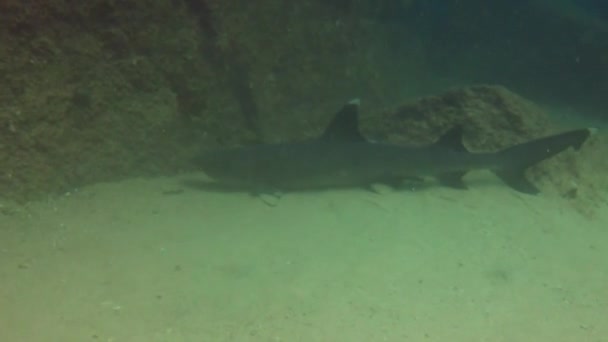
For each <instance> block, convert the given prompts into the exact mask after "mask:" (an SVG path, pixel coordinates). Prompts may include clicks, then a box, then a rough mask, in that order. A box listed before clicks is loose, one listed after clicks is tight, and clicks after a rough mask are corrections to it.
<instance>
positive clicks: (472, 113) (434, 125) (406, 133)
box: [361, 85, 606, 214]
mask: <svg viewBox="0 0 608 342" xmlns="http://www.w3.org/2000/svg"><path fill="white" fill-rule="evenodd" d="M363 112H365V110H363ZM362 115H363V119H362V123H361V124H362V127H363V130H364V132H365V134H366V135H368V136H370V137H375V138H378V139H379V140H389V141H392V142H396V143H407V144H428V143H432V142H433V141H435V140H436V139H437V138H438V137H439V136H440V135H441V134H442V133H443V132H445V131H447V130H448V129H449V128H451V127H453V126H455V125H461V126H462V127H463V128H464V137H463V139H464V143H465V145H466V146H467V148H469V150H471V151H473V152H482V151H496V150H500V149H502V148H505V147H508V146H511V145H514V144H518V143H522V142H525V141H528V140H530V139H534V138H538V137H541V136H544V135H549V134H552V133H556V132H558V131H561V129H558V128H557V126H556V125H555V124H554V123H553V122H552V121H551V118H550V117H549V115H548V114H547V113H545V112H544V111H543V110H542V109H540V108H539V107H538V106H537V105H535V104H534V103H532V102H530V101H528V100H526V99H524V98H522V97H521V96H518V95H517V94H514V93H513V92H511V91H509V90H507V89H506V88H504V87H501V86H489V85H481V86H472V87H466V88H459V89H453V90H450V91H448V92H446V93H444V94H441V95H437V96H430V97H426V98H422V99H419V100H417V101H414V102H408V103H404V104H402V105H399V106H397V107H396V108H392V109H388V110H384V111H382V112H380V113H378V114H376V115H372V116H365V114H364V113H363V114H362ZM590 140H591V141H589V142H588V143H587V144H586V145H585V146H584V147H583V149H582V150H581V151H580V152H573V151H565V152H564V153H561V154H560V155H558V156H556V157H554V158H551V159H549V160H546V161H544V162H542V163H540V164H538V165H537V166H534V167H532V168H531V169H530V170H529V171H528V177H529V178H530V179H531V180H532V181H533V182H534V183H535V184H537V185H538V186H539V188H540V189H541V190H542V191H543V192H544V193H548V194H552V195H556V196H561V197H563V198H566V199H568V200H570V201H573V202H577V205H576V206H577V208H579V209H580V208H584V211H585V214H588V211H589V210H588V208H589V206H588V205H581V203H588V202H593V203H597V202H598V201H603V199H601V198H602V196H601V195H600V194H601V192H600V191H599V189H601V187H602V185H601V184H606V181H605V179H601V180H600V179H598V178H597V177H598V175H597V174H596V173H594V170H596V169H595V168H594V167H590V166H589V165H588V164H590V163H593V161H592V159H593V158H591V155H594V153H605V152H600V150H601V148H600V146H602V144H598V143H597V138H596V137H593V138H592V139H590ZM604 149H605V148H604ZM596 160H597V159H596ZM600 177H603V176H600Z"/></svg>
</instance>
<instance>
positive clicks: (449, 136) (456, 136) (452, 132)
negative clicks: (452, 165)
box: [435, 126, 468, 152]
mask: <svg viewBox="0 0 608 342" xmlns="http://www.w3.org/2000/svg"><path fill="white" fill-rule="evenodd" d="M435 145H437V146H441V147H445V148H448V149H450V150H452V151H461V152H468V150H467V148H466V147H465V146H464V145H463V144H462V126H454V127H452V128H450V129H449V130H448V131H447V132H445V133H443V135H442V136H441V137H439V139H438V140H437V142H436V143H435Z"/></svg>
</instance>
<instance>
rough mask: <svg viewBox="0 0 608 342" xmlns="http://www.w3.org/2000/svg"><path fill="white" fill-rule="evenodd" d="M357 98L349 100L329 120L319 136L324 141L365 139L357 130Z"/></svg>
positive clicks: (358, 102)
mask: <svg viewBox="0 0 608 342" xmlns="http://www.w3.org/2000/svg"><path fill="white" fill-rule="evenodd" d="M359 104H360V101H359V99H354V100H351V101H349V102H348V103H347V104H345V105H344V107H342V109H340V111H339V112H338V113H336V115H335V116H334V118H333V119H332V120H331V122H330V123H329V125H328V126H327V128H326V129H325V132H324V133H323V135H322V136H321V139H322V140H326V141H366V139H365V137H363V135H362V134H361V132H360V131H359Z"/></svg>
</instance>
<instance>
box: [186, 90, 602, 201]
mask: <svg viewBox="0 0 608 342" xmlns="http://www.w3.org/2000/svg"><path fill="white" fill-rule="evenodd" d="M358 112H359V101H358V100H352V101H350V102H348V103H347V104H345V105H344V106H343V107H342V109H341V110H340V111H339V112H338V113H337V114H336V115H335V116H334V118H333V120H332V121H331V122H330V124H329V125H328V126H327V128H326V129H325V131H324V133H323V134H322V135H321V136H320V137H317V138H315V139H311V140H307V141H300V142H290V143H275V144H259V145H253V146H244V147H237V148H228V149H215V150H211V151H206V152H204V153H202V154H201V156H200V157H199V158H198V159H197V164H198V165H199V166H200V167H201V169H202V170H203V171H204V172H205V173H206V174H207V175H208V176H209V177H211V178H212V179H213V180H215V181H216V184H220V185H221V184H223V185H227V186H229V187H231V188H235V187H241V188H243V189H247V190H249V191H254V192H256V193H276V192H289V191H302V190H314V189H328V188H338V187H367V186H371V185H372V184H377V183H384V184H389V185H393V184H396V183H395V182H398V181H403V180H406V179H420V178H421V177H429V176H430V177H435V178H437V179H438V180H439V182H440V183H441V184H443V185H446V186H450V187H455V188H462V189H464V188H466V186H465V184H464V182H463V180H462V177H463V176H464V175H465V174H466V173H467V172H469V171H472V170H482V169H485V170H490V171H492V172H493V173H494V174H496V175H497V176H498V177H499V178H500V179H502V181H503V182H504V183H505V184H507V185H508V186H510V187H511V188H512V189H514V190H516V191H519V192H523V193H526V194H536V193H538V192H539V190H538V188H537V187H536V186H535V185H534V184H532V183H531V182H530V181H529V180H527V179H526V177H525V175H524V172H525V170H526V169H527V168H529V167H530V166H532V165H535V164H537V163H539V162H541V161H543V160H545V159H547V158H550V157H552V156H554V155H556V154H558V153H560V152H562V151H564V150H566V149H568V148H570V147H572V148H574V149H577V150H578V149H579V148H580V147H581V146H582V144H583V143H584V142H585V141H586V140H587V139H588V138H589V136H590V135H591V134H592V133H593V131H594V129H592V128H583V129H576V130H572V131H567V132H564V133H559V134H556V135H552V136H548V137H544V138H540V139H536V140H532V141H528V142H525V143H523V144H519V145H514V146H512V147H509V148H506V149H503V150H501V151H498V152H491V153H472V152H470V151H468V150H467V149H466V148H465V146H464V145H463V143H462V132H463V130H462V128H461V127H460V126H456V127H454V128H452V129H450V130H448V131H447V132H446V133H444V134H443V135H442V136H441V137H440V138H439V139H438V140H437V141H436V142H435V143H433V144H430V145H426V146H403V145H396V144H391V143H388V142H373V141H370V140H368V139H366V138H365V137H364V136H363V135H362V134H361V132H360V130H359V126H358Z"/></svg>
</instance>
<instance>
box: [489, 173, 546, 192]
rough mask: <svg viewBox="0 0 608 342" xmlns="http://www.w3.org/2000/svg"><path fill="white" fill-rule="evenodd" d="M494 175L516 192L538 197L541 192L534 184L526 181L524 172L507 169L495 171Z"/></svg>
mask: <svg viewBox="0 0 608 342" xmlns="http://www.w3.org/2000/svg"><path fill="white" fill-rule="evenodd" d="M494 173H495V174H496V175H497V176H498V177H499V178H500V179H502V181H503V182H505V184H507V185H508V186H510V187H511V188H513V189H514V190H517V191H520V192H523V193H526V194H530V195H536V194H538V193H539V192H540V190H539V189H538V188H537V187H536V186H535V185H534V184H532V183H530V181H529V180H527V179H526V176H525V175H524V170H514V169H507V170H500V171H494Z"/></svg>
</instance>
